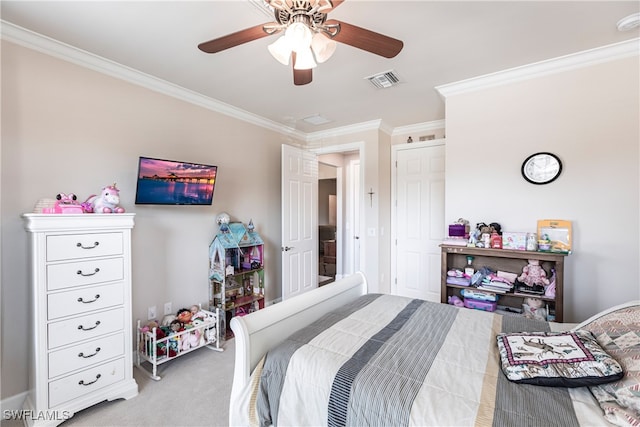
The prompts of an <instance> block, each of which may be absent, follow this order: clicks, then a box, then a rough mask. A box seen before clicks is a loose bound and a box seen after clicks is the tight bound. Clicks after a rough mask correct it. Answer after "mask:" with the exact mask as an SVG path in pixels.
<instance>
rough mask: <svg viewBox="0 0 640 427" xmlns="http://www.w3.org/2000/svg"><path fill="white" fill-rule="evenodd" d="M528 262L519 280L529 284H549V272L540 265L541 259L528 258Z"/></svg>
mask: <svg viewBox="0 0 640 427" xmlns="http://www.w3.org/2000/svg"><path fill="white" fill-rule="evenodd" d="M527 262H528V264H527V265H525V266H524V268H523V269H522V274H521V275H520V276H519V277H518V280H519V281H520V282H522V283H524V284H525V285H527V286H532V287H533V286H534V285H548V284H549V279H547V273H546V271H544V268H542V266H541V265H540V261H539V260H537V259H530V260H527Z"/></svg>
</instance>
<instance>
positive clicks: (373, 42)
mask: <svg viewBox="0 0 640 427" xmlns="http://www.w3.org/2000/svg"><path fill="white" fill-rule="evenodd" d="M334 24H340V31H339V32H338V34H336V35H335V36H333V40H335V41H338V42H340V43H344V44H348V45H349V46H353V47H357V48H358V49H362V50H366V51H367V52H371V53H375V54H376V55H380V56H384V57H385V58H393V57H394V56H396V55H397V54H399V53H400V51H401V50H402V47H403V46H404V43H403V42H402V40H398V39H394V38H392V37H389V36H385V35H383V34H380V33H376V32H374V31H370V30H367V29H365V28H361V27H357V26H355V25H352V24H347V23H346V22H342V21H338V20H335V19H330V20H328V21H327V22H326V25H334Z"/></svg>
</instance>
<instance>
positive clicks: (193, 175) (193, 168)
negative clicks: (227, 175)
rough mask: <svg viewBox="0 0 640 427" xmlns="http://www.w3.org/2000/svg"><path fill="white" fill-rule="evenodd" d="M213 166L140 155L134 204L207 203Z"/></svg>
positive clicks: (210, 195)
mask: <svg viewBox="0 0 640 427" xmlns="http://www.w3.org/2000/svg"><path fill="white" fill-rule="evenodd" d="M217 171H218V167H217V166H210V165H201V164H197V163H188V162H180V161H177V160H163V159H153V158H150V157H140V161H139V163H138V185H137V187H136V205H210V204H211V203H212V202H213V190H214V188H215V185H216V178H217V176H216V175H217Z"/></svg>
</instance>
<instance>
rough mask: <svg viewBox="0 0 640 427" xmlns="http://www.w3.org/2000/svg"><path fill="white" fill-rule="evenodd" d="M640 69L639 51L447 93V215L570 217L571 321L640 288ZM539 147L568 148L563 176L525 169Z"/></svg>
mask: <svg viewBox="0 0 640 427" xmlns="http://www.w3.org/2000/svg"><path fill="white" fill-rule="evenodd" d="M638 75H639V70H638V57H637V56H635V57H633V58H631V59H624V60H618V61H614V62H609V63H604V64H600V65H595V66H592V67H588V68H580V69H576V70H572V71H567V72H562V73H558V74H553V75H549V76H546V77H541V78H537V79H533V80H527V81H524V82H520V83H513V84H509V85H505V86H500V87H496V88H491V89H485V90H479V91H477V92H470V93H466V94H462V95H457V96H450V97H448V98H447V100H446V115H447V142H446V147H447V152H446V156H447V160H446V162H447V163H446V200H447V202H446V210H445V215H446V216H445V218H446V220H447V221H454V220H455V219H457V218H460V217H464V218H467V219H469V220H470V221H471V222H472V223H473V224H475V223H477V222H479V221H482V222H487V223H488V222H494V221H495V222H499V223H501V224H502V226H503V230H506V231H535V229H536V223H537V220H538V219H544V218H553V219H567V220H571V221H572V222H573V232H574V233H573V235H574V242H573V250H574V253H573V254H571V255H569V256H568V258H567V260H566V261H567V265H566V271H565V273H566V278H567V281H566V283H565V321H581V320H584V319H585V318H587V317H588V316H590V315H592V314H595V313H596V312H598V311H600V310H602V309H605V308H607V307H610V306H612V305H614V304H618V303H622V302H625V301H628V300H632V299H639V298H640V285H639V283H640V282H639V280H638V261H639V257H640V252H639V250H638V247H639V243H638V242H639V237H640V229H639V223H640V217H639V204H638V199H639V193H640V186H639V178H640V174H639V169H640V161H639V159H640V157H639V156H640V152H639V145H640V134H639V132H640V119H639V117H640V108H639V99H640V97H639V94H640V88H639V79H638ZM537 151H551V152H553V153H556V154H557V155H558V156H559V157H560V159H561V160H562V162H563V166H564V170H563V172H562V175H561V176H560V178H559V179H558V180H557V181H555V182H553V183H551V184H548V185H541V186H536V185H532V184H529V183H527V182H526V181H524V179H523V178H522V177H521V174H520V167H521V165H522V161H523V160H524V159H525V158H526V157H527V156H528V155H530V154H532V153H534V152H537Z"/></svg>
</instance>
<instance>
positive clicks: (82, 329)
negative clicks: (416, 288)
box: [47, 308, 124, 349]
mask: <svg viewBox="0 0 640 427" xmlns="http://www.w3.org/2000/svg"><path fill="white" fill-rule="evenodd" d="M123 328H124V309H123V308H117V309H114V310H109V311H103V312H101V313H92V314H88V315H85V316H80V317H76V318H73V319H69V320H62V321H60V322H53V323H49V325H48V327H47V332H48V335H47V336H48V339H49V349H52V348H56V347H60V346H61V345H65V344H72V343H74V342H78V341H82V340H86V339H90V338H97V337H99V336H101V335H104V334H108V333H109V332H117V331H121V330H122V329H123Z"/></svg>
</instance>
